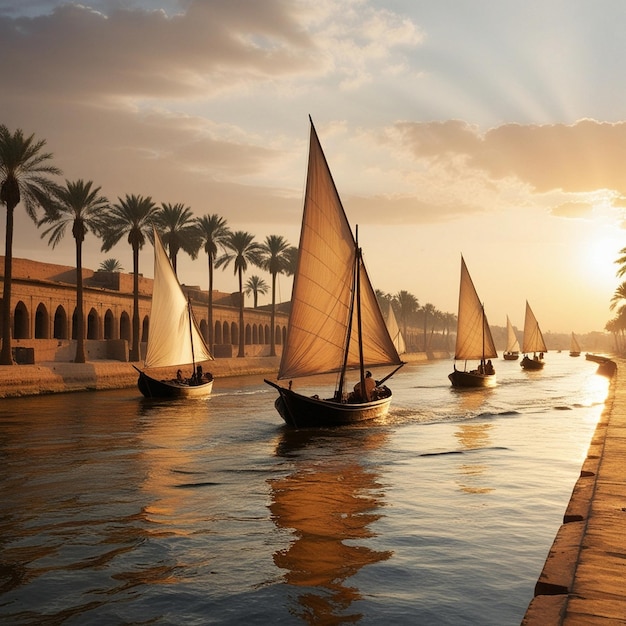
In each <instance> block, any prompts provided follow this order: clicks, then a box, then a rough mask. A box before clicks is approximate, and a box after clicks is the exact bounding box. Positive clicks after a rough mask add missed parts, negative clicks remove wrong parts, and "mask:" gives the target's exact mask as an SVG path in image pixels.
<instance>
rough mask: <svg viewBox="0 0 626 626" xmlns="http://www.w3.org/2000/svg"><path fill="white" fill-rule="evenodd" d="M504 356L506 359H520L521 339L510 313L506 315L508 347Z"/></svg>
mask: <svg viewBox="0 0 626 626" xmlns="http://www.w3.org/2000/svg"><path fill="white" fill-rule="evenodd" d="M502 356H503V358H504V359H505V360H506V361H517V359H519V341H518V340H517V335H516V334H515V330H514V329H513V324H511V320H510V319H509V316H508V315H507V316H506V349H505V350H504V353H503V354H502Z"/></svg>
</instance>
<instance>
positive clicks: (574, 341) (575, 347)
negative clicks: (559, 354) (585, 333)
mask: <svg viewBox="0 0 626 626" xmlns="http://www.w3.org/2000/svg"><path fill="white" fill-rule="evenodd" d="M569 350H570V352H580V345H579V344H578V339H576V335H574V333H572V340H571V342H570V348H569Z"/></svg>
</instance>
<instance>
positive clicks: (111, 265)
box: [98, 259, 124, 272]
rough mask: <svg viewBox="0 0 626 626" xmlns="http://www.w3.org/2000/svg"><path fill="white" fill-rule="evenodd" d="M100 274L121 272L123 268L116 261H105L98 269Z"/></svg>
mask: <svg viewBox="0 0 626 626" xmlns="http://www.w3.org/2000/svg"><path fill="white" fill-rule="evenodd" d="M98 270H100V271H101V272H123V271H124V268H123V267H122V264H121V263H120V262H119V261H118V260H117V259H105V260H104V261H102V263H100V267H99V268H98Z"/></svg>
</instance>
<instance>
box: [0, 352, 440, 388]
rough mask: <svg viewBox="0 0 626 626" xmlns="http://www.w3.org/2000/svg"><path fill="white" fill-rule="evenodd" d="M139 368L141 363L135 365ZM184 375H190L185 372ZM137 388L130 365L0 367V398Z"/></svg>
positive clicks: (217, 365)
mask: <svg viewBox="0 0 626 626" xmlns="http://www.w3.org/2000/svg"><path fill="white" fill-rule="evenodd" d="M448 356H449V355H448V354H447V353H436V354H428V355H427V354H426V353H424V352H421V353H420V352H418V353H413V354H407V355H403V359H404V360H405V361H406V362H416V361H427V360H429V359H432V358H448ZM279 363H280V357H278V356H275V357H269V356H267V357H244V358H231V359H215V360H214V361H211V363H210V364H208V367H205V368H204V369H205V371H210V372H211V373H212V374H213V376H214V378H215V379H216V383H215V385H216V386H218V385H219V379H220V378H227V377H231V376H245V375H252V374H264V375H268V376H271V377H274V376H275V375H276V372H277V371H278V365H279ZM135 365H136V366H137V367H141V366H142V364H141V363H135ZM176 369H177V368H175V367H174V368H169V369H164V370H160V373H161V374H162V377H163V378H174V377H175V376H176ZM185 374H187V375H189V374H191V370H190V371H189V372H185ZM136 385H137V370H136V369H135V368H134V367H133V364H132V363H126V362H122V361H101V360H98V361H90V362H88V363H67V362H60V361H51V362H48V363H37V364H35V365H11V366H4V367H0V398H15V397H20V396H34V395H45V394H50V393H67V392H72V391H97V390H105V389H125V388H129V387H135V386H136Z"/></svg>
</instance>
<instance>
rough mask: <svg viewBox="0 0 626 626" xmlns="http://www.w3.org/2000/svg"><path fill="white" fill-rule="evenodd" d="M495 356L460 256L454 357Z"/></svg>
mask: <svg viewBox="0 0 626 626" xmlns="http://www.w3.org/2000/svg"><path fill="white" fill-rule="evenodd" d="M497 356H498V353H497V351H496V346H495V344H494V341H493V338H492V336H491V330H490V328H489V323H488V322H487V316H486V315H485V310H484V307H483V305H482V303H481V302H480V300H479V298H478V294H477V293H476V289H475V287H474V283H473V282H472V279H471V277H470V275H469V272H468V271H467V266H466V265H465V260H464V259H463V257H461V285H460V288H459V311H458V321H457V331H456V348H455V353H454V358H455V359H456V360H459V361H460V360H466V361H467V360H483V359H493V358H496V357H497Z"/></svg>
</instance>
